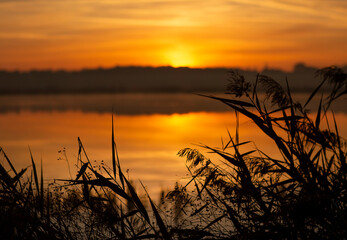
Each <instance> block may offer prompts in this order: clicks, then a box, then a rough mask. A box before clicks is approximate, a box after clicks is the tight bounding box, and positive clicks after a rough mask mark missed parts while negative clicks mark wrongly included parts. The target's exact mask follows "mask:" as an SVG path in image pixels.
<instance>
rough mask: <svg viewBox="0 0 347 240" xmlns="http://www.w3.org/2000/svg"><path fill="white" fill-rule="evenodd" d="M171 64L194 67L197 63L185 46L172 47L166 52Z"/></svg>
mask: <svg viewBox="0 0 347 240" xmlns="http://www.w3.org/2000/svg"><path fill="white" fill-rule="evenodd" d="M166 58H167V61H168V63H169V65H171V66H173V67H194V66H196V65H197V63H196V61H195V59H194V57H193V54H192V53H191V51H189V49H187V48H185V47H177V48H174V49H170V50H169V51H168V52H167V53H166Z"/></svg>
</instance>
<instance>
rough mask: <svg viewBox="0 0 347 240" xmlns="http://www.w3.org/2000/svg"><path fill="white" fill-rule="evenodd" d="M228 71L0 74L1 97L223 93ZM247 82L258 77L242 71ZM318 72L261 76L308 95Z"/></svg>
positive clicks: (158, 69) (161, 69)
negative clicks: (6, 95)
mask: <svg viewBox="0 0 347 240" xmlns="http://www.w3.org/2000/svg"><path fill="white" fill-rule="evenodd" d="M229 70H231V69H227V68H173V67H114V68H109V69H102V68H98V69H84V70H80V71H63V70H61V71H51V70H44V71H43V70H42V71H37V70H33V71H28V72H20V71H0V93H1V94H53V93H116V92H224V91H225V87H226V85H227V84H228V81H227V79H228V71H229ZM234 70H237V71H239V73H240V74H242V75H244V76H245V78H246V79H247V80H248V79H250V80H253V79H255V76H256V75H257V72H256V71H253V70H241V69H234ZM316 70H317V69H316V68H313V67H307V66H305V65H303V64H297V65H296V66H295V68H294V70H293V72H283V71H281V70H274V69H264V70H263V71H262V72H261V74H265V75H268V76H271V77H273V78H274V79H276V80H277V81H279V82H282V83H284V81H285V78H286V77H287V78H288V81H289V83H290V85H291V87H292V89H293V90H294V91H308V90H310V89H312V88H313V87H314V86H316V85H317V81H318V80H315V79H314V78H313V77H312V76H314V73H315V71H316Z"/></svg>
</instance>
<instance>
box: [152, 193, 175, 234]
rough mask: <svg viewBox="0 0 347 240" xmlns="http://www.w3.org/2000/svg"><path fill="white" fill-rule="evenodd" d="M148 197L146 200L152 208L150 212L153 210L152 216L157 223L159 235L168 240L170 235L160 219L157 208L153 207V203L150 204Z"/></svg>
mask: <svg viewBox="0 0 347 240" xmlns="http://www.w3.org/2000/svg"><path fill="white" fill-rule="evenodd" d="M147 196H148V199H149V202H150V204H151V207H152V210H153V213H154V216H155V219H156V221H157V224H158V226H159V229H160V232H161V234H162V235H163V237H164V239H167V240H169V239H170V235H169V233H168V231H167V229H166V226H165V224H164V221H163V219H162V218H161V216H160V214H159V212H158V210H157V208H156V207H155V205H154V203H153V202H152V199H151V198H150V197H149V195H148V194H147Z"/></svg>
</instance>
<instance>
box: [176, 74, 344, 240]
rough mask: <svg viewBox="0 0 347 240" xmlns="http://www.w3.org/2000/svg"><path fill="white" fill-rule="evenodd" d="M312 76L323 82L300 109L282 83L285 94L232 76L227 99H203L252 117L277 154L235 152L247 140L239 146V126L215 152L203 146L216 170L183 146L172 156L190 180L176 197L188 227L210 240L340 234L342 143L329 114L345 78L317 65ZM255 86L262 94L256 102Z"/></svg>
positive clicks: (269, 84) (268, 82) (262, 81)
mask: <svg viewBox="0 0 347 240" xmlns="http://www.w3.org/2000/svg"><path fill="white" fill-rule="evenodd" d="M317 75H318V76H320V77H321V78H322V82H321V84H320V85H319V86H318V87H317V88H316V89H315V90H314V91H313V93H312V94H311V95H310V96H309V98H308V99H307V101H306V103H305V104H304V105H301V104H300V103H296V102H294V99H293V98H292V95H291V92H290V88H289V86H288V85H289V84H288V81H287V87H286V89H284V88H282V86H280V85H279V84H278V83H277V82H276V81H274V80H273V79H271V78H269V77H267V76H263V75H258V76H257V78H256V81H255V82H254V83H250V82H247V81H245V79H244V78H243V76H241V75H239V74H238V73H237V72H234V71H232V72H230V82H229V85H228V92H227V94H228V96H232V98H230V97H228V98H221V97H215V96H205V97H208V98H211V99H215V100H217V101H220V102H222V103H224V104H226V105H228V106H229V107H230V108H232V109H233V110H235V112H236V113H237V114H242V115H244V116H245V117H247V118H248V119H250V120H252V122H253V123H254V124H255V125H256V126H257V127H258V128H259V129H260V130H261V131H262V132H263V133H264V134H266V135H267V137H269V138H270V139H271V140H272V142H273V146H274V147H276V148H277V149H278V150H279V152H280V153H281V157H280V158H274V157H272V156H269V155H267V154H266V153H265V152H263V151H262V150H261V149H257V148H256V149H254V150H252V151H246V152H245V151H242V149H243V147H244V146H245V145H246V144H249V142H239V139H238V135H239V133H238V131H239V129H238V128H236V134H235V137H231V135H230V134H229V141H228V142H227V143H226V144H225V145H224V146H222V147H221V148H213V147H209V146H205V145H203V146H202V147H203V148H205V149H207V150H209V151H210V152H212V153H214V154H216V155H218V156H219V158H220V159H222V161H223V165H217V164H214V163H213V161H212V160H211V159H207V158H206V157H204V156H203V155H202V154H201V153H200V152H199V151H197V150H196V149H190V148H186V149H182V150H181V151H180V152H179V153H178V154H179V155H180V156H182V157H186V159H187V162H188V163H189V164H190V165H189V169H190V171H191V176H192V178H191V181H190V182H189V183H188V184H187V185H193V186H194V188H195V192H194V193H193V194H192V192H190V193H187V192H186V191H179V192H177V194H185V195H187V196H189V197H187V198H189V201H187V204H186V206H187V211H188V210H189V211H188V212H189V214H187V217H188V218H190V220H191V221H192V222H194V221H196V220H197V219H204V221H203V224H202V226H199V227H200V229H203V230H205V231H206V230H208V232H209V233H210V234H212V235H213V238H215V239H224V238H229V239H233V238H234V239H263V238H265V239H342V238H344V237H345V236H346V228H345V226H346V224H347V222H346V210H347V208H346V204H347V201H346V189H347V188H346V187H347V186H346V141H345V139H343V138H342V137H341V136H340V135H339V132H338V127H337V124H336V121H335V118H334V113H333V112H329V111H330V107H331V104H332V103H333V102H334V101H335V100H336V99H338V98H339V97H341V96H343V95H344V94H346V93H347V79H346V78H347V75H346V74H345V73H344V72H342V70H341V69H339V68H336V67H329V68H324V69H322V70H320V71H318V73H317ZM324 84H330V89H331V91H330V92H328V93H321V94H319V93H320V90H321V87H322V86H323V85H324ZM260 88H263V90H264V91H265V93H266V94H265V97H263V98H261V94H258V93H259V90H260ZM241 97H242V99H240V98H241ZM315 97H319V98H320V105H319V107H318V109H317V114H316V116H315V117H314V118H312V117H310V116H311V115H309V114H308V112H309V110H308V107H307V106H308V105H309V103H310V101H311V100H312V99H313V98H315ZM237 98H239V99H237ZM329 114H330V115H331V116H332V119H333V123H332V124H331V125H330V124H329V121H328V115H329ZM237 116H238V115H237ZM322 122H325V127H323V124H322ZM187 185H186V186H183V188H182V189H183V190H184V189H186V188H187ZM213 214H214V215H213ZM194 218H195V220H194Z"/></svg>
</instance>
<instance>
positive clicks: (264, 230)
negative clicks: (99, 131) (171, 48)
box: [0, 67, 347, 239]
mask: <svg viewBox="0 0 347 240" xmlns="http://www.w3.org/2000/svg"><path fill="white" fill-rule="evenodd" d="M317 76H318V77H321V83H320V84H319V85H318V87H317V88H316V89H315V90H314V91H313V92H312V94H311V95H310V96H309V97H308V99H307V102H306V103H305V104H300V103H296V102H295V101H294V99H293V98H292V96H291V92H290V88H289V86H288V84H287V86H286V89H284V88H283V87H282V86H281V85H279V84H278V83H277V82H276V81H274V80H273V79H272V78H269V77H267V76H264V75H258V76H257V78H256V80H255V82H253V83H251V82H247V81H246V80H245V78H244V77H243V76H242V75H240V74H238V73H237V72H235V71H231V72H230V79H229V85H228V88H227V96H228V97H226V98H221V97H215V96H205V97H208V98H211V99H215V100H217V101H220V102H222V103H224V104H226V105H227V106H229V107H230V108H231V109H233V110H234V111H235V112H236V117H237V118H238V117H239V115H240V114H242V115H244V116H245V117H247V118H249V119H250V120H252V121H253V122H254V123H255V125H256V126H257V127H258V128H259V129H260V130H261V131H262V132H263V133H264V134H266V135H267V136H268V137H269V138H270V139H271V140H272V141H273V145H274V147H276V148H277V149H278V150H279V152H280V153H281V157H280V158H275V157H274V156H269V155H267V154H266V153H265V152H263V151H262V150H260V149H254V150H251V151H249V150H248V151H243V148H244V146H246V144H249V142H240V141H239V127H238V126H237V127H236V133H235V137H232V136H231V134H230V133H229V140H228V141H227V142H226V144H224V145H223V146H222V147H221V148H213V147H209V146H206V145H202V146H201V147H202V149H207V150H208V151H210V152H212V153H214V154H216V155H217V156H218V157H219V158H221V159H222V161H223V164H217V163H216V162H214V161H213V160H211V159H208V158H206V157H205V156H204V155H203V154H201V153H200V151H198V150H196V149H191V148H185V149H182V150H180V151H179V153H178V154H179V156H181V157H185V158H186V159H187V164H188V171H189V172H190V174H191V178H190V180H189V182H188V183H187V184H186V185H184V186H181V185H178V184H177V185H176V187H175V189H173V190H172V191H171V192H169V193H168V194H167V195H166V196H163V202H161V203H160V204H158V205H157V204H155V202H154V201H153V200H152V198H151V197H150V196H149V195H148V193H146V196H141V195H139V194H138V193H137V191H136V190H135V187H134V185H133V184H132V182H131V181H130V179H128V178H127V177H126V176H125V175H124V173H123V171H122V168H121V164H120V160H119V158H118V152H117V146H116V141H115V136H114V133H113V125H112V149H111V150H112V166H111V167H108V166H106V165H105V164H104V163H103V162H102V163H100V164H99V165H95V164H92V163H91V161H90V160H89V158H88V155H87V153H86V150H85V149H84V147H83V144H82V142H81V140H80V139H78V143H79V149H78V157H77V165H78V167H79V171H78V172H77V174H76V177H75V178H73V179H69V180H56V181H55V182H53V183H49V184H47V183H44V177H43V170H42V166H41V172H40V173H39V172H38V170H37V167H36V164H35V161H34V158H33V157H32V155H31V161H32V162H31V166H30V169H31V173H27V172H28V169H29V168H24V169H22V170H20V171H17V170H16V168H15V167H14V165H13V163H12V162H11V160H10V159H9V158H8V157H7V155H6V153H5V152H4V150H3V149H2V148H0V154H1V158H2V161H1V163H0V204H1V208H0V235H1V238H2V239H263V238H265V239H343V238H344V237H345V236H346V235H347V234H346V228H345V226H346V203H347V201H346V189H347V186H346V141H345V139H344V138H342V137H341V136H340V135H339V132H338V127H337V124H336V122H335V118H334V114H333V112H330V109H331V106H332V104H333V102H334V101H335V100H336V99H338V98H340V97H342V96H343V95H345V94H346V93H347V75H346V73H344V72H343V71H342V70H341V69H339V68H336V67H329V68H324V69H321V70H319V71H318V72H317ZM323 85H329V86H330V91H329V92H326V91H324V92H323V93H320V91H321V90H322V89H323ZM260 88H263V90H264V91H265V93H266V94H265V95H262V94H258V93H259V91H260ZM230 96H231V97H230ZM315 97H319V98H320V104H319V106H318V109H317V113H316V114H315V116H314V117H312V114H309V112H308V106H309V104H310V102H311V101H312V99H313V98H315ZM112 122H113V120H112ZM30 154H31V152H30Z"/></svg>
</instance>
